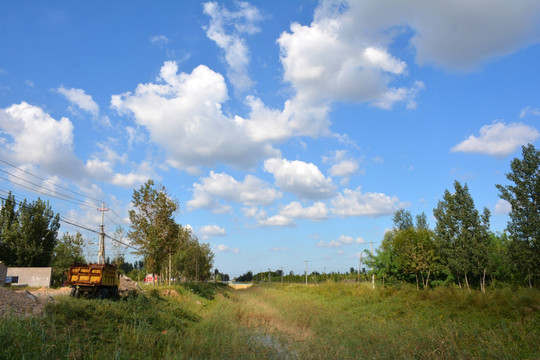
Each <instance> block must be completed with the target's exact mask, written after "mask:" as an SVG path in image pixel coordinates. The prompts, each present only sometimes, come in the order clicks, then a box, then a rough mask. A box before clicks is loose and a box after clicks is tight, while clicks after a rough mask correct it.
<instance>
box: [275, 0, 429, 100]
mask: <svg viewBox="0 0 540 360" xmlns="http://www.w3.org/2000/svg"><path fill="white" fill-rule="evenodd" d="M356 3H357V2H352V3H351V4H350V8H346V10H345V11H343V8H344V7H340V6H333V5H334V4H335V2H333V3H330V2H326V3H323V5H321V6H320V7H319V8H318V9H317V12H316V14H315V18H314V20H313V22H312V23H311V24H310V25H309V26H305V25H304V26H303V25H300V24H298V23H293V24H292V25H291V32H284V33H282V34H281V36H280V38H279V39H278V44H279V45H280V49H281V61H282V64H283V67H284V78H285V80H286V81H288V82H289V83H290V84H292V86H293V87H294V88H295V90H296V91H297V100H296V101H301V102H303V103H306V104H311V103H318V102H321V101H323V102H324V101H335V100H345V101H359V102H370V103H372V104H374V105H376V106H379V107H382V108H390V107H392V105H393V104H394V103H395V102H405V103H409V104H410V106H411V107H414V106H415V103H414V97H415V96H416V93H417V91H418V90H419V89H421V88H422V87H423V84H422V83H421V82H414V81H413V82H412V84H411V85H410V86H408V87H403V86H402V87H396V86H392V81H393V80H395V79H400V78H402V77H404V76H406V75H407V64H406V63H405V62H404V61H402V60H400V59H398V58H396V57H395V56H392V55H391V54H390V52H389V51H388V46H387V45H388V44H387V42H385V41H381V39H370V38H368V37H366V36H363V35H364V34H363V33H362V31H360V30H361V29H360V28H359V27H360V26H361V25H360V23H359V22H356V21H355V19H354V11H353V9H352V8H354V7H355V6H356Z"/></svg>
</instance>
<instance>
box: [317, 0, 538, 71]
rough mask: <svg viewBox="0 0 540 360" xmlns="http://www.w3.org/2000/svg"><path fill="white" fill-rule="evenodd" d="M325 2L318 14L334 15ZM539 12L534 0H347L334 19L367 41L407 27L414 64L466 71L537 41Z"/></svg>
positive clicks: (385, 38) (385, 37) (347, 31)
mask: <svg viewBox="0 0 540 360" xmlns="http://www.w3.org/2000/svg"><path fill="white" fill-rule="evenodd" d="M329 4H333V2H326V3H323V6H321V7H320V9H319V10H318V17H321V18H324V17H325V16H326V17H328V16H331V15H332V14H334V15H333V17H334V18H335V17H336V15H335V13H336V11H335V9H336V7H333V6H330V5H329ZM328 14H330V15H328ZM338 14H339V12H338ZM539 15H540V3H538V1H535V0H523V1H519V2H515V3H514V2H509V1H507V0H476V1H473V2H471V1H468V0H456V1H433V2H429V3H426V2H425V1H421V0H412V1H407V2H403V1H400V0H388V1H384V2H380V1H379V2H367V1H350V2H349V3H348V8H347V11H345V12H343V13H342V14H340V16H337V18H338V19H340V20H341V28H340V29H341V33H342V34H344V37H345V36H349V37H360V38H362V39H363V40H364V41H368V42H370V43H371V42H373V41H378V42H391V41H392V40H393V39H392V37H395V36H397V35H401V34H403V30H410V31H411V32H412V38H411V39H410V44H411V45H412V46H414V48H415V49H416V61H417V62H418V63H420V64H422V63H433V64H436V65H438V66H443V67H446V68H449V69H463V70H464V69H470V68H472V67H475V66H477V65H478V64H480V63H481V62H483V61H485V60H487V59H489V58H492V57H494V56H501V55H505V54H509V53H511V52H514V51H516V50H518V49H519V48H521V47H524V46H527V45H529V44H532V43H534V42H537V41H538V40H539V39H540V28H539V27H538V26H537V25H538V19H539ZM456 24H459V26H456ZM396 30H398V31H396ZM399 30H401V31H399Z"/></svg>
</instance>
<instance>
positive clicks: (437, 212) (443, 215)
mask: <svg viewBox="0 0 540 360" xmlns="http://www.w3.org/2000/svg"><path fill="white" fill-rule="evenodd" d="M454 190H455V191H454V193H453V194H452V193H450V192H449V191H448V190H446V191H445V192H444V196H443V200H441V201H439V203H438V205H437V208H435V209H434V210H433V214H434V216H435V218H436V219H437V225H436V227H435V233H436V239H437V242H438V247H439V251H440V254H441V257H442V260H443V265H444V266H446V267H447V268H448V270H449V271H450V272H452V273H453V274H455V275H456V276H457V277H458V278H460V277H464V279H465V282H466V284H467V287H468V288H469V279H470V278H471V276H474V275H476V276H478V277H481V276H482V274H485V271H486V270H487V268H488V266H489V256H488V254H489V244H490V241H489V210H487V209H484V213H483V214H482V215H480V214H479V213H478V211H477V210H476V208H475V206H474V202H473V199H472V197H471V195H470V193H469V189H468V187H467V185H466V184H465V185H464V186H463V185H461V184H460V183H459V182H458V181H455V182H454ZM481 285H482V288H483V289H484V288H485V285H484V284H483V283H482V282H481Z"/></svg>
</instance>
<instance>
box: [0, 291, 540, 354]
mask: <svg viewBox="0 0 540 360" xmlns="http://www.w3.org/2000/svg"><path fill="white" fill-rule="evenodd" d="M539 335H540V293H539V292H538V291H537V290H530V289H519V290H517V291H511V290H510V289H501V290H496V291H492V292H488V293H487V294H485V295H483V294H481V293H479V292H473V293H471V294H468V293H467V292H461V291H459V289H455V288H437V289H434V290H432V291H417V290H415V289H414V288H412V287H408V286H405V287H400V288H398V287H392V288H385V289H376V290H372V289H371V288H370V286H369V285H367V284H366V286H365V287H364V286H362V287H360V288H359V289H358V288H357V286H356V285H354V284H338V283H333V282H329V283H325V284H321V285H308V286H306V285H299V284H283V285H282V284H272V285H259V286H255V287H252V288H250V289H248V290H240V291H233V290H227V289H226V288H225V287H220V286H216V285H213V284H194V285H186V286H183V287H160V288H154V289H153V290H152V291H148V293H146V294H143V295H140V296H138V297H133V298H129V299H127V300H124V301H116V302H115V301H109V300H105V301H101V300H87V299H71V298H69V297H63V298H60V299H59V300H58V301H57V302H56V303H53V304H50V305H49V306H47V308H46V314H45V315H44V316H43V317H29V318H21V317H7V318H2V319H0V344H2V347H0V359H359V358H360V359H364V358H365V359H388V358H395V359H448V358H459V359H476V358H498V359H499V358H502V359H504V358H506V359H538V358H540V344H539V342H538V338H540V336H539Z"/></svg>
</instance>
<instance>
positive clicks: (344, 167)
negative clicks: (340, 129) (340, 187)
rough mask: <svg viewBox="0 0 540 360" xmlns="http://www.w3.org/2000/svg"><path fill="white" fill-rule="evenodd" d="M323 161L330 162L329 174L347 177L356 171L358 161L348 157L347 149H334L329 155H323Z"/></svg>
mask: <svg viewBox="0 0 540 360" xmlns="http://www.w3.org/2000/svg"><path fill="white" fill-rule="evenodd" d="M322 160H323V162H324V163H328V164H332V166H331V167H330V170H329V173H330V175H331V176H340V177H348V176H351V175H352V174H354V173H355V172H357V171H358V161H357V160H356V159H353V158H351V157H349V155H348V154H347V151H345V150H338V151H334V152H333V153H332V154H331V155H330V156H323V159H322Z"/></svg>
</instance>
